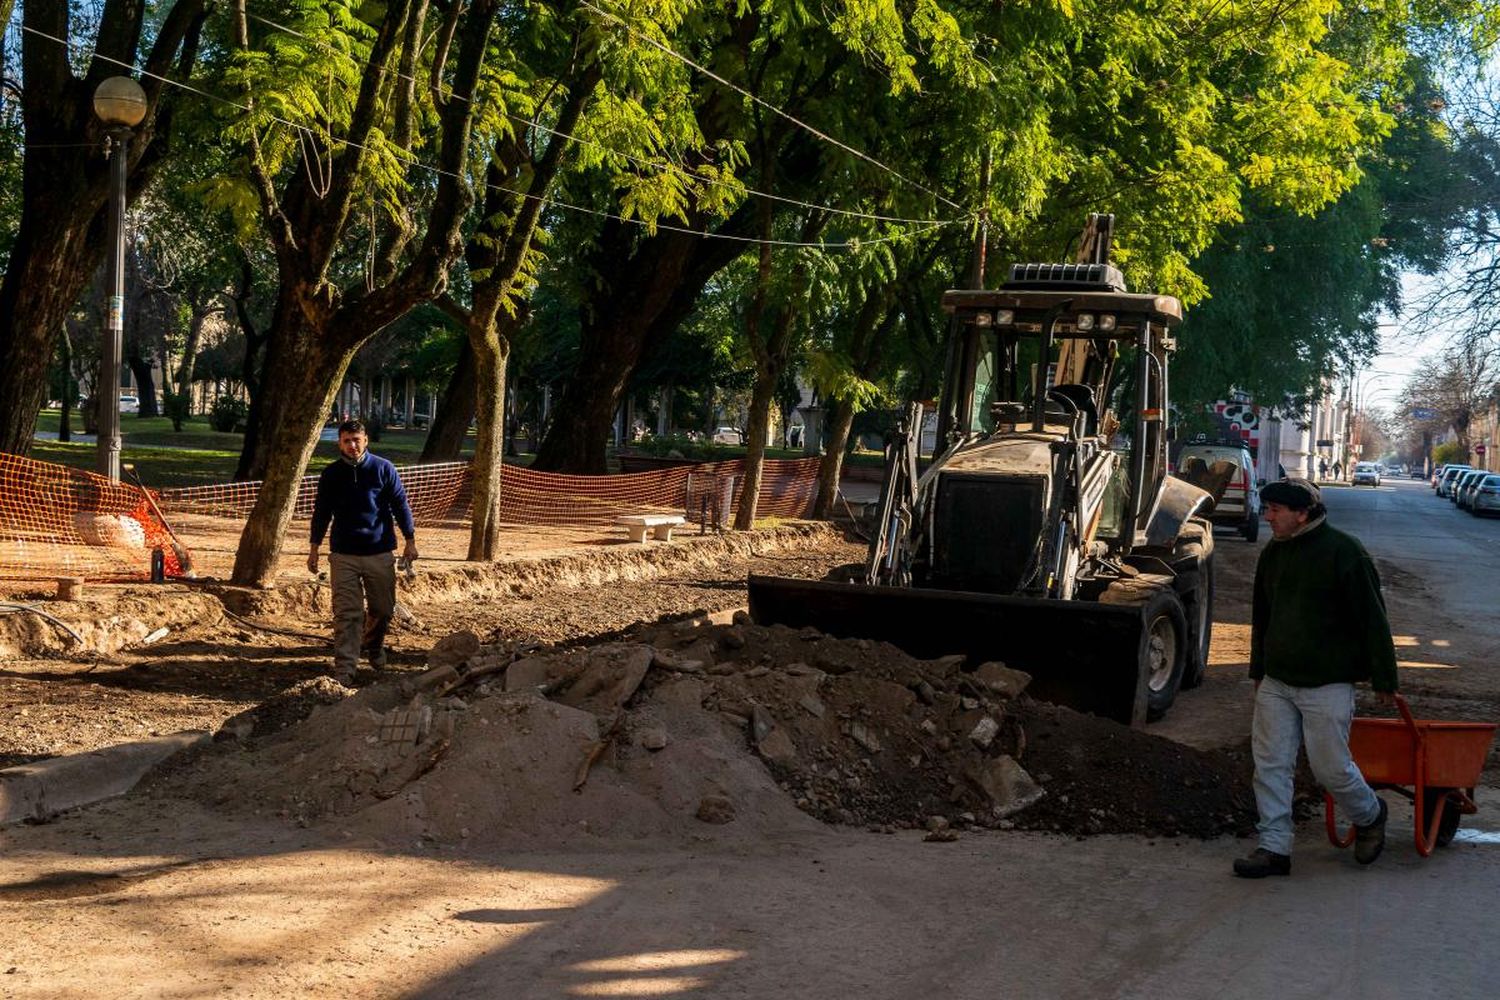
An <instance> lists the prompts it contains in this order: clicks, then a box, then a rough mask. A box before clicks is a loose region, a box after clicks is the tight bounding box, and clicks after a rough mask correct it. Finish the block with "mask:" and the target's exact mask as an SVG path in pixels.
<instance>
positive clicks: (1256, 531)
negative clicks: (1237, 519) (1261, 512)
mask: <svg viewBox="0 0 1500 1000" xmlns="http://www.w3.org/2000/svg"><path fill="white" fill-rule="evenodd" d="M1240 534H1241V535H1243V536H1244V538H1245V541H1247V542H1254V541H1256V540H1258V539H1259V538H1260V518H1258V517H1252V518H1248V519H1247V520H1246V521H1245V523H1244V524H1243V525H1241V526H1240Z"/></svg>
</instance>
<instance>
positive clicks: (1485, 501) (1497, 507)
mask: <svg viewBox="0 0 1500 1000" xmlns="http://www.w3.org/2000/svg"><path fill="white" fill-rule="evenodd" d="M1469 513H1471V514H1473V515H1474V516H1475V517H1488V516H1490V515H1491V514H1500V475H1496V474H1495V473H1493V472H1491V473H1489V474H1487V475H1486V476H1485V477H1484V478H1483V479H1481V480H1480V481H1479V486H1478V487H1477V488H1476V489H1475V490H1474V499H1473V501H1472V502H1471V503H1470V504H1469Z"/></svg>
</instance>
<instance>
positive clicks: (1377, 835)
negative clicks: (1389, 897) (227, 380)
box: [1354, 799, 1390, 865]
mask: <svg viewBox="0 0 1500 1000" xmlns="http://www.w3.org/2000/svg"><path fill="white" fill-rule="evenodd" d="M1377 801H1379V803H1380V815H1379V816H1377V817H1375V822H1373V823H1371V824H1370V825H1369V826H1356V827H1355V828H1354V860H1355V861H1358V862H1359V863H1360V864H1362V865H1369V864H1374V863H1375V859H1376V858H1378V857H1380V852H1381V851H1383V850H1385V818H1386V816H1387V815H1388V814H1389V812H1390V810H1389V809H1387V808H1386V806H1385V799H1378V800H1377Z"/></svg>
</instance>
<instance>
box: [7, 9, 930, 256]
mask: <svg viewBox="0 0 1500 1000" xmlns="http://www.w3.org/2000/svg"><path fill="white" fill-rule="evenodd" d="M21 30H22V31H25V32H28V33H30V34H32V35H35V36H37V37H38V38H44V39H46V40H48V41H51V42H56V43H57V44H59V45H61V46H63V47H64V48H68V43H67V42H66V41H65V40H64V39H61V38H58V37H57V36H56V35H51V34H48V33H47V32H45V31H40V30H38V29H36V28H33V27H31V26H30V25H22V26H21ZM94 58H95V59H99V60H102V61H104V62H107V63H110V64H112V65H116V66H119V67H121V68H123V69H128V70H131V71H133V72H136V73H139V74H140V75H141V76H144V77H147V78H149V79H152V80H158V81H160V82H162V83H164V84H167V85H168V86H171V87H177V88H179V89H182V90H186V91H188V92H189V93H193V94H197V95H198V96H200V97H206V98H208V99H209V100H211V101H217V102H218V103H220V104H225V105H228V106H229V107H232V108H237V109H239V110H240V111H244V112H247V113H249V114H256V113H257V112H256V111H255V109H254V108H252V107H251V106H250V105H248V104H243V103H241V102H239V101H236V100H234V99H233V98H229V97H221V96H219V95H218V94H213V93H210V92H209V91H206V90H203V89H201V88H199V87H194V86H193V85H191V84H187V83H183V82H181V81H179V80H174V79H172V78H171V77H167V76H162V75H160V74H158V73H152V72H150V71H149V70H146V69H143V68H141V67H139V66H135V65H133V64H131V63H128V62H125V61H123V60H120V59H115V58H113V57H111V56H107V55H104V54H103V53H101V52H95V53H94ZM262 114H264V116H265V118H266V119H267V120H268V121H272V122H275V123H276V124H278V125H283V126H285V127H286V128H289V129H292V130H294V131H300V130H301V129H302V128H303V127H304V126H301V125H298V124H297V123H295V122H292V121H288V120H287V119H285V118H281V117H279V116H277V115H274V114H269V113H264V112H262ZM336 141H337V142H339V143H340V144H341V145H344V146H348V147H350V148H351V149H360V150H364V151H366V152H369V153H373V154H375V155H377V156H378V155H380V154H381V152H385V153H387V154H389V155H392V156H394V157H396V158H397V159H400V160H403V161H404V162H406V163H407V164H408V165H410V166H413V167H416V168H418V169H421V170H426V171H428V172H430V173H432V174H435V175H437V176H440V177H450V178H453V179H454V180H457V181H460V182H462V183H468V180H467V178H465V177H463V176H461V175H459V174H457V173H454V172H453V171H451V170H444V169H442V168H441V167H435V166H433V165H431V164H428V163H423V162H422V161H421V160H419V159H417V158H416V157H414V156H412V155H411V154H410V153H408V152H407V151H406V150H404V149H400V148H399V147H394V146H393V147H389V148H387V149H385V150H377V149H374V148H372V147H370V146H367V145H364V144H363V143H358V142H354V141H353V140H350V139H338V140H336ZM483 187H485V188H487V189H489V190H494V191H503V192H505V193H506V194H510V195H515V196H516V197H518V198H524V199H526V200H528V201H539V202H541V203H542V204H544V205H550V206H554V207H556V208H560V209H564V210H566V211H571V212H581V213H583V214H586V215H592V216H596V217H599V218H604V219H613V220H615V221H616V222H623V223H626V224H629V225H635V226H641V227H643V228H645V229H649V230H658V229H661V230H666V231H667V232H673V233H684V234H686V235H689V236H697V237H699V238H700V239H708V240H728V241H731V242H735V243H745V244H755V245H761V246H777V247H789V248H807V249H817V250H848V249H858V248H859V247H861V246H873V245H875V244H879V243H890V242H894V241H897V240H900V239H904V238H906V237H910V236H921V235H923V234H925V233H928V232H931V231H932V230H934V229H941V228H944V227H945V226H948V225H952V223H950V222H934V223H933V224H932V225H928V226H924V227H922V228H919V229H916V230H913V231H912V232H910V233H898V234H893V235H889V236H872V237H870V238H869V239H851V240H844V241H839V242H826V241H820V242H805V241H798V240H765V239H761V238H759V237H757V236H738V235H735V234H732V233H714V232H709V231H708V230H706V229H692V228H689V227H687V226H676V225H672V224H670V223H665V222H651V221H647V220H645V219H639V218H633V217H630V216H625V215H619V214H617V213H615V212H606V211H603V210H602V209H595V208H588V207H587V206H584V205H574V204H571V203H569V202H565V201H559V200H557V199H556V198H548V197H543V196H541V195H536V194H532V193H530V192H529V191H519V190H516V189H515V188H509V187H506V186H505V185H503V184H494V183H490V182H484V183H483Z"/></svg>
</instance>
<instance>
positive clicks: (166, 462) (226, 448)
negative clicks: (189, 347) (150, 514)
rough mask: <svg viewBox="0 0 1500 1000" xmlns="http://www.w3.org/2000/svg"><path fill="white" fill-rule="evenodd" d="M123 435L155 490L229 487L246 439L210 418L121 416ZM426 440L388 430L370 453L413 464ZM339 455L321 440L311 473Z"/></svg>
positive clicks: (45, 446) (70, 460) (49, 422)
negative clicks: (176, 426) (175, 420)
mask: <svg viewBox="0 0 1500 1000" xmlns="http://www.w3.org/2000/svg"><path fill="white" fill-rule="evenodd" d="M57 422H58V411H57V410H43V411H42V412H41V414H40V415H39V416H38V418H37V430H39V431H50V432H52V433H56V432H57ZM72 423H73V427H74V429H75V432H77V431H78V430H79V429H80V428H81V427H82V423H83V422H82V420H80V419H79V418H78V416H77V414H74V416H73V421H72ZM120 436H121V439H122V441H121V444H122V450H121V453H120V454H121V461H123V462H128V463H130V464H132V465H134V466H135V468H136V472H137V473H139V474H140V477H141V479H142V480H143V481H144V482H145V483H146V485H148V486H152V487H164V486H196V485H201V484H204V483H227V482H229V481H230V480H231V479H232V478H234V467H235V465H236V464H238V462H239V457H240V447H241V445H242V444H243V442H244V436H243V435H240V434H225V433H222V432H220V431H216V430H214V429H213V428H211V427H209V426H208V420H207V418H205V417H193V418H191V419H189V420H187V421H184V422H183V426H182V431H181V433H178V432H176V431H174V430H172V421H170V420H168V419H167V418H166V417H140V416H137V415H135V414H133V413H122V414H121V415H120ZM426 439H427V432H426V431H425V430H410V431H407V430H387V431H385V432H384V433H383V434H382V435H381V437H380V441H379V442H375V443H372V444H371V446H370V450H371V451H373V452H375V453H376V454H377V455H380V456H382V457H384V458H389V459H390V460H391V461H393V462H395V463H396V464H397V465H410V464H413V463H415V462H416V461H417V458H418V457H419V456H420V455H421V454H422V443H423V442H424V441H425V440H426ZM470 441H471V442H472V438H471V439H470ZM472 453H473V446H472V443H470V444H468V445H466V446H465V448H464V456H463V457H465V458H467V457H468V456H469V455H471V454H472ZM97 454H98V449H97V447H96V446H95V445H94V444H93V443H78V442H72V441H70V442H67V443H62V442H59V441H37V442H35V443H34V444H33V445H32V447H31V455H32V457H33V458H36V459H40V460H41V461H44V462H57V463H59V464H61V465H68V466H72V467H73V468H75V469H90V470H92V469H93V468H94V463H95V460H96V456H97ZM338 454H339V450H338V445H337V444H335V443H334V442H332V441H320V442H318V446H317V448H316V449H315V450H314V451H313V460H312V463H311V465H310V468H311V469H313V470H316V469H318V468H320V467H321V466H322V464H323V462H325V461H331V460H333V459H335V458H337V457H338Z"/></svg>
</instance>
